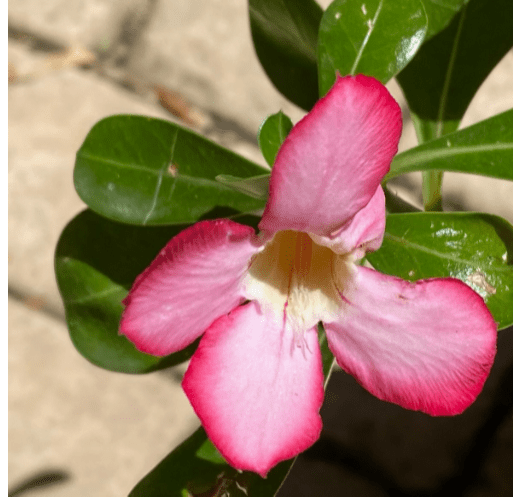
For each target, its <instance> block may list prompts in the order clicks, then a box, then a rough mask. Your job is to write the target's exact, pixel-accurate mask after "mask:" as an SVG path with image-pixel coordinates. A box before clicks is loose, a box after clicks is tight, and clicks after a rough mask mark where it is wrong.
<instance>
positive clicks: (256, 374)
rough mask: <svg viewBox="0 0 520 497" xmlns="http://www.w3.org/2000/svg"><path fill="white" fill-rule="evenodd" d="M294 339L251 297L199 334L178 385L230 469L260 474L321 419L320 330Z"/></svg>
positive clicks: (314, 435) (291, 452)
mask: <svg viewBox="0 0 520 497" xmlns="http://www.w3.org/2000/svg"><path fill="white" fill-rule="evenodd" d="M304 339H305V342H306V343H305V344H303V345H302V346H297V345H295V342H294V340H295V335H294V332H293V331H292V330H290V329H288V327H287V325H285V327H284V323H283V317H282V316H280V318H279V319H276V318H275V317H274V316H272V315H271V316H269V315H266V314H263V313H262V311H261V310H260V307H259V305H258V304H257V303H256V302H250V303H248V304H245V305H243V306H241V307H238V308H237V309H235V310H234V311H232V312H231V313H230V314H229V315H227V316H223V317H222V318H220V319H218V320H217V321H215V322H214V323H213V325H212V326H211V327H210V328H209V329H208V330H207V331H206V333H205V334H204V335H203V337H202V339H201V341H200V344H199V347H198V348H197V351H196V352H195V355H194V356H193V357H192V359H191V362H190V365H189V367H188V370H187V371H186V374H185V375H184V380H183V382H182V386H183V388H184V391H185V392H186V395H187V396H188V399H189V400H190V402H191V404H192V406H193V408H194V410H195V412H196V413H197V415H198V416H199V418H200V420H201V422H202V426H203V427H204V429H205V430H206V433H207V434H208V436H209V438H210V439H211V441H212V442H213V443H214V444H215V446H216V447H217V449H218V450H219V451H220V453H221V454H222V456H223V457H224V458H225V459H226V460H227V461H228V462H229V463H230V464H231V465H232V466H234V467H235V468H237V469H240V470H249V471H255V472H257V473H259V474H260V475H262V476H263V477H265V476H266V475H267V473H268V471H269V470H270V469H271V468H272V467H273V466H275V465H276V464H277V463H279V462H280V461H283V460H285V459H290V458H291V457H294V456H296V455H297V454H299V453H300V452H302V451H303V450H305V449H307V448H308V447H310V446H311V445H312V444H313V443H314V442H315V441H316V440H317V439H318V437H319V435H320V431H321V428H322V422H321V418H320V415H319V409H320V407H321V404H322V402H323V396H324V393H323V372H322V366H321V354H320V348H319V344H318V334H317V330H316V329H315V328H313V329H312V330H310V331H308V332H307V333H306V334H305V336H304Z"/></svg>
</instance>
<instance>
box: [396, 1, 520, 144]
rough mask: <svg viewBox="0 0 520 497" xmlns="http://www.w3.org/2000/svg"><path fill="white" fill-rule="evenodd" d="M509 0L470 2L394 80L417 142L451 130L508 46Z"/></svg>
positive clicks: (510, 29)
mask: <svg viewBox="0 0 520 497" xmlns="http://www.w3.org/2000/svg"><path fill="white" fill-rule="evenodd" d="M512 12H513V10H512V1H511V0H471V1H470V2H469V3H468V4H467V5H466V6H464V7H462V9H461V10H460V12H459V13H458V14H457V15H456V16H455V17H454V18H453V20H452V21H451V22H450V24H449V25H448V27H447V28H446V29H444V30H443V31H441V32H440V33H438V34H437V35H436V36H434V37H433V38H431V39H430V40H429V41H428V42H426V43H424V45H423V46H422V47H421V48H420V50H419V52H418V53H417V55H416V56H415V58H414V59H413V60H412V62H411V63H410V64H408V66H406V68H405V69H404V70H403V71H402V72H401V73H400V74H399V75H398V77H397V79H398V82H399V84H400V85H401V88H402V89H403V92H404V95H405V97H406V100H407V101H408V105H409V107H410V111H411V114H412V119H413V121H414V125H415V129H416V131H417V135H418V138H419V142H420V143H422V142H424V141H428V140H432V139H434V138H438V137H440V136H442V135H443V134H446V133H450V132H452V131H455V130H456V129H457V127H458V125H459V122H460V120H461V119H462V117H463V115H464V113H465V112H466V109H467V108H468V105H469V103H470V102H471V99H472V98H473V96H474V95H475V93H476V91H477V89H478V88H479V86H480V85H481V84H482V82H483V81H484V79H485V78H486V77H487V76H488V74H489V73H490V72H491V70H492V69H493V68H494V67H495V66H496V64H497V63H498V62H499V61H500V59H502V57H503V56H504V55H505V54H506V53H507V52H508V51H509V50H510V48H511V47H512V46H513V16H512Z"/></svg>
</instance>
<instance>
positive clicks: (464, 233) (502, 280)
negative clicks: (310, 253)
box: [367, 212, 513, 328]
mask: <svg viewBox="0 0 520 497" xmlns="http://www.w3.org/2000/svg"><path fill="white" fill-rule="evenodd" d="M367 259H368V260H369V261H370V263H371V264H372V265H373V266H374V267H375V268H376V269H377V270H378V271H381V272H383V273H387V274H392V275H395V276H398V277H400V278H403V279H406V280H411V281H415V280H418V279H423V278H433V277H448V276H450V277H453V278H458V279H460V280H462V281H463V282H464V283H466V284H468V285H469V286H471V287H472V288H473V289H474V290H475V291H476V292H478V293H479V294H480V295H481V296H482V297H483V299H484V301H485V302H486V304H487V306H488V307H489V310H490V311H491V313H492V314H493V317H494V318H495V321H497V323H498V326H499V328H505V327H507V326H510V325H511V324H512V323H513V228H512V226H511V225H510V224H509V223H508V222H507V221H505V220H504V219H502V218H500V217H498V216H492V215H490V214H482V213H467V212H457V213H447V212H443V213H430V212H429V213H425V212H421V213H407V214H391V215H389V216H388V217H387V223H386V232H385V238H384V241H383V245H382V247H381V248H380V249H379V250H378V251H376V252H374V253H372V254H369V255H368V256H367Z"/></svg>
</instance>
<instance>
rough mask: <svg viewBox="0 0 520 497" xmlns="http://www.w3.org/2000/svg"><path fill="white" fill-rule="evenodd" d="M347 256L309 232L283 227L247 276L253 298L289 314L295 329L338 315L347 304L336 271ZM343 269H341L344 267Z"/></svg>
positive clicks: (305, 328) (278, 311) (247, 291)
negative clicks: (314, 237)
mask: <svg viewBox="0 0 520 497" xmlns="http://www.w3.org/2000/svg"><path fill="white" fill-rule="evenodd" d="M343 259H344V257H343V256H339V255H338V254H335V253H334V252H333V251H332V250H330V249H329V248H327V247H323V246H321V245H318V244H316V243H315V242H314V241H313V240H312V239H311V238H310V237H309V235H307V234H306V233H301V232H296V231H281V232H278V233H277V234H276V235H275V236H274V238H273V239H272V240H271V241H270V242H269V243H268V244H267V245H266V246H265V247H264V250H263V251H262V252H260V253H259V254H258V255H256V256H255V258H254V259H253V261H252V263H251V266H250V268H249V272H248V276H247V277H246V282H245V283H246V293H247V297H248V298H249V299H251V300H257V301H258V302H259V303H260V305H261V306H263V307H266V308H268V309H270V310H272V311H274V312H275V313H277V314H279V315H282V316H284V317H285V321H286V323H287V324H288V325H289V326H290V328H292V329H293V330H294V331H295V332H301V333H303V332H305V331H307V330H308V329H310V328H312V327H313V326H315V325H316V324H317V323H318V321H330V320H333V319H335V316H337V312H338V310H339V307H340V306H341V305H343V302H342V299H341V296H340V294H339V292H338V290H339V288H338V285H337V284H335V280H337V278H335V273H337V272H338V269H339V268H340V267H344V266H345V263H344V261H343ZM340 272H341V271H340Z"/></svg>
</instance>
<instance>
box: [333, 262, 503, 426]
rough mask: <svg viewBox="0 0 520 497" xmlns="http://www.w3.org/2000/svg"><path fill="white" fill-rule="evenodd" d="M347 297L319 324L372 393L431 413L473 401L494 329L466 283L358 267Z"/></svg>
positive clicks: (491, 351) (344, 364) (454, 410)
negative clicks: (340, 309) (336, 313)
mask: <svg viewBox="0 0 520 497" xmlns="http://www.w3.org/2000/svg"><path fill="white" fill-rule="evenodd" d="M344 297H345V299H346V300H347V301H348V302H349V303H348V304H346V306H345V312H344V315H343V316H342V317H341V320H338V321H337V322H333V323H325V324H324V326H325V330H326V333H327V338H328V342H329V347H330V350H331V351H332V353H333V354H334V356H335V357H336V360H337V361H338V364H339V365H340V366H341V368H342V369H344V370H345V371H346V372H347V373H349V374H351V375H353V376H354V377H355V378H356V380H357V381H358V382H359V383H360V384H361V385H362V386H363V387H364V388H366V389H367V390H368V391H369V392H370V393H372V394H373V395H375V396H376V397H378V398H379V399H382V400H386V401H389V402H394V403H396V404H398V405H400V406H402V407H405V408H407V409H412V410H417V411H423V412H425V413H427V414H431V415H434V416H445V415H453V414H459V413H461V412H462V411H464V410H465V409H466V408H467V407H468V406H469V405H470V404H472V403H473V401H474V400H475V398H476V397H477V395H478V394H479V393H480V391H481V390H482V387H483V385H484V382H485V381H486V379H487V377H488V375H489V371H490V369H491V366H492V364H493V359H494V357H495V353H496V339H497V326H496V323H495V322H494V320H493V317H492V316H491V313H490V312H489V310H488V309H487V307H486V305H485V303H484V301H483V299H482V298H481V297H480V296H479V295H478V294H477V293H475V292H474V291H473V290H472V289H471V288H470V287H468V286H467V285H465V284H464V283H463V282H461V281H459V280H457V279H454V278H438V279H430V280H422V281H418V282H415V283H410V282H407V281H404V280H401V279H399V278H395V277H393V276H387V275H384V274H381V273H378V272H377V271H374V270H372V269H368V268H365V267H358V268H357V276H356V277H355V282H354V284H353V286H352V287H350V288H349V289H348V290H347V292H346V293H345V294H344Z"/></svg>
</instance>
